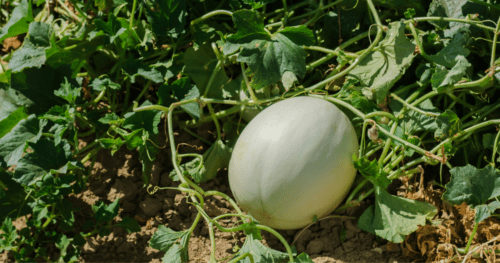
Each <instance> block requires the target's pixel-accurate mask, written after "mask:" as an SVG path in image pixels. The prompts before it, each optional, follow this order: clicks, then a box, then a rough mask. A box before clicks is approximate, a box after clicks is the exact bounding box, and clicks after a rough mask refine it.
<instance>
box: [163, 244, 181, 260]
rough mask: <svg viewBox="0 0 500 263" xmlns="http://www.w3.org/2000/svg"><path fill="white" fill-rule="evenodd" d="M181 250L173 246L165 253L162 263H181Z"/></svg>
mask: <svg viewBox="0 0 500 263" xmlns="http://www.w3.org/2000/svg"><path fill="white" fill-rule="evenodd" d="M182 253H183V248H182V246H181V245H178V244H174V245H172V247H170V248H169V249H168V250H167V253H165V255H164V256H163V258H162V261H163V263H170V262H183V260H182Z"/></svg>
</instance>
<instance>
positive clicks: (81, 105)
mask: <svg viewBox="0 0 500 263" xmlns="http://www.w3.org/2000/svg"><path fill="white" fill-rule="evenodd" d="M55 2H57V4H54V3H55ZM0 9H1V11H2V17H1V18H0V25H1V28H2V29H1V31H0V41H3V42H2V43H3V48H2V51H1V53H0V55H1V63H0V211H1V213H0V224H1V226H0V230H1V231H0V236H1V238H0V252H3V251H9V253H10V255H11V256H13V257H14V258H15V260H16V261H54V262H56V261H57V262H77V261H79V259H81V255H80V254H81V251H82V247H83V246H84V245H85V244H86V242H87V241H86V240H87V239H88V238H89V237H91V236H97V235H99V236H101V237H104V236H107V235H109V234H110V233H111V230H112V229H113V228H114V227H121V228H122V229H124V230H125V231H126V232H128V233H131V232H137V231H140V229H141V225H140V224H139V222H137V221H136V220H135V219H133V218H130V217H117V216H118V213H119V206H120V202H119V199H116V200H114V201H113V202H111V203H110V202H102V201H100V202H98V203H96V204H94V205H93V206H92V218H91V219H90V220H89V221H87V222H77V220H78V219H77V218H78V217H77V216H75V213H76V212H77V209H76V208H74V207H73V205H72V203H71V201H70V199H69V196H70V195H73V194H78V193H80V192H82V191H83V190H85V189H86V188H87V187H88V183H89V181H90V180H94V179H93V176H95V175H93V174H92V173H91V171H92V170H93V166H94V164H95V160H96V156H97V155H98V154H99V153H102V152H109V153H110V154H111V155H114V154H115V153H116V152H118V151H120V149H124V147H126V148H127V149H129V150H133V151H137V152H138V155H139V157H140V163H141V167H142V168H141V173H142V179H143V185H144V188H143V189H142V191H147V192H148V193H149V194H155V193H156V192H157V191H181V192H183V193H185V194H186V198H188V201H189V202H190V205H192V206H193V207H194V208H195V209H196V211H197V217H196V220H194V222H193V226H192V227H190V228H188V229H183V230H181V231H175V230H173V229H170V228H168V227H166V226H160V227H159V228H158V230H157V231H156V233H155V234H154V235H153V236H152V238H151V240H150V243H149V244H150V246H151V247H153V248H155V249H158V250H160V251H164V252H165V254H164V256H163V258H162V260H163V262H185V261H188V260H189V255H188V253H187V252H188V247H189V239H190V236H191V235H192V233H193V230H194V229H195V227H196V225H197V224H205V223H208V225H209V226H213V227H214V229H215V230H214V231H226V232H235V231H243V232H244V233H245V235H246V241H245V243H244V245H243V246H242V247H241V248H240V247H236V246H235V247H234V249H233V251H234V254H233V255H231V256H230V258H229V260H231V262H271V261H273V260H274V261H275V262H276V261H280V262H285V261H293V262H312V260H311V258H310V257H309V255H307V254H305V253H296V251H294V248H293V247H291V246H290V244H288V243H287V242H286V240H285V239H283V238H282V237H281V235H280V234H279V233H278V232H276V231H275V230H274V229H272V228H270V227H269V226H266V225H264V224H261V223H259V222H258V221H257V220H256V219H255V218H254V217H252V215H251V214H245V213H244V212H245V211H241V209H240V207H239V206H238V204H237V203H236V202H235V201H234V200H233V198H232V196H230V195H227V194H224V193H221V192H218V191H204V190H203V189H201V188H200V187H199V186H198V184H199V183H202V182H208V181H210V180H212V179H213V178H215V177H219V178H223V177H224V176H227V173H226V172H225V169H226V168H227V167H228V165H229V162H230V158H231V154H232V152H233V148H234V146H235V144H236V142H237V140H238V137H239V135H240V134H241V132H242V131H243V130H244V128H245V126H246V125H247V124H248V122H247V121H249V120H250V119H251V117H254V116H255V115H256V114H258V113H259V112H260V111H261V110H262V109H265V108H266V107H269V106H270V105H273V104H274V103H277V102H278V101H282V100H287V99H289V98H292V97H297V96H310V97H314V98H318V99H323V100H326V101H328V103H333V104H335V105H336V106H337V107H339V108H340V109H341V110H342V111H343V112H344V113H345V114H346V115H347V117H348V118H349V121H350V122H351V123H352V124H353V127H354V130H355V133H356V137H357V139H358V142H359V145H360V148H359V152H357V153H356V154H355V155H354V156H353V158H352V165H353V166H354V167H355V168H356V169H357V178H356V180H355V183H354V184H353V186H352V188H351V189H346V190H348V194H347V196H346V198H345V199H344V200H343V202H342V203H341V204H340V206H338V207H337V208H336V210H335V211H334V212H333V213H334V214H338V213H340V212H342V211H344V210H345V209H348V208H350V207H354V206H358V205H359V204H361V203H364V202H371V204H372V205H371V206H369V207H368V208H367V209H366V210H365V211H364V212H363V214H362V215H361V216H360V217H359V218H357V220H358V226H359V227H360V228H361V229H362V230H364V231H367V232H370V233H372V234H374V235H377V236H378V237H379V238H382V239H384V240H389V241H392V242H395V243H400V242H404V241H405V238H407V236H408V235H410V234H411V233H413V232H414V231H415V230H416V229H418V227H419V226H422V225H429V224H432V225H438V224H440V222H441V221H440V220H439V216H440V214H439V213H437V212H438V211H439V208H437V207H435V206H434V205H432V204H430V203H428V202H426V201H425V200H423V199H422V200H412V199H408V198H405V197H404V196H400V195H398V193H397V191H396V190H394V187H391V185H392V186H394V185H397V184H398V182H399V180H400V179H401V178H402V177H407V178H406V179H408V178H412V177H418V178H421V177H422V176H424V177H423V179H422V182H425V184H429V183H431V184H434V187H436V188H441V189H443V191H444V194H443V196H442V200H443V201H444V202H447V203H449V204H451V205H460V204H462V203H464V202H465V203H466V204H467V205H469V206H471V208H473V209H475V211H476V220H475V226H474V232H473V233H475V231H476V230H477V226H478V224H479V223H480V222H482V221H484V220H485V219H487V218H490V217H491V216H498V214H496V213H497V209H498V208H500V203H499V202H498V196H499V195H500V183H499V180H498V178H499V177H500V173H499V169H498V166H499V163H500V150H499V149H500V132H499V129H500V114H499V112H500V89H499V87H500V85H499V80H500V65H499V64H500V59H498V52H497V40H498V35H499V33H500V32H499V31H500V30H499V26H498V23H500V20H499V17H500V3H498V1H479V0H478V1H476V0H474V1H472V0H432V1H431V0H429V1H424V0H414V1H398V0H387V1H386V0H384V1H382V0H363V1H357V0H344V1H298V0H284V1H276V0H228V1H213V0H205V1H197V0H186V1H184V0H165V1H160V0H151V1H140V0H89V1H81V0H70V1H67V2H66V3H62V2H60V1H47V0H38V1H31V0H6V1H2V3H1V4H0ZM243 116H246V117H243ZM248 116H250V117H248ZM206 123H213V126H211V127H213V128H210V129H211V130H210V131H209V132H211V133H212V134H213V137H210V138H206V137H201V136H199V135H198V134H197V130H198V129H199V127H200V126H202V125H203V124H206ZM208 126H210V125H208ZM301 128H303V129H305V131H307V132H310V133H312V134H314V132H315V127H301ZM181 130H182V131H183V132H186V133H189V134H190V136H193V138H196V139H199V141H201V143H202V144H203V149H204V152H203V154H196V153H188V154H180V153H179V152H178V151H177V146H178V145H177V144H176V137H175V135H176V134H178V132H179V131H181ZM165 138H167V139H165ZM82 140H83V141H85V142H87V144H86V146H84V147H82V146H81V145H82V144H81V143H80V142H81V141H82ZM163 148H165V149H166V150H168V151H170V153H171V155H170V156H171V159H169V160H168V162H169V163H168V166H169V167H172V170H171V172H170V177H171V178H172V180H176V181H180V182H179V185H178V186H177V187H174V188H168V189H162V188H160V187H158V186H154V185H150V181H151V180H150V179H151V174H152V170H153V164H154V163H155V161H156V160H157V158H158V156H159V154H164V151H161V149H163ZM298 150H299V149H298ZM285 157H286V156H285ZM305 159H306V158H304V159H301V160H296V161H297V162H307V160H305ZM248 161H249V162H251V161H252V160H248ZM349 161H351V160H349ZM253 165H255V166H258V165H259V163H254V164H253ZM448 171H449V173H448ZM448 175H449V176H448ZM333 179H335V178H333ZM420 187H424V186H420ZM413 190H415V191H418V189H413ZM295 191H297V190H295ZM290 194H294V193H290ZM210 195H218V196H220V197H221V198H224V199H226V200H227V201H229V202H230V203H231V205H232V206H233V210H234V213H232V214H229V215H223V216H221V217H218V218H212V217H210V216H209V215H208V214H207V213H206V212H205V211H204V210H203V203H204V201H205V200H204V199H205V198H206V197H207V196H210ZM20 217H25V218H26V219H27V226H26V227H24V228H23V229H21V230H17V229H16V228H15V227H14V224H13V222H14V221H15V220H16V219H18V218H20ZM229 217H236V219H237V220H236V222H237V223H236V224H235V225H234V226H233V227H232V228H230V227H224V226H222V225H221V221H220V220H225V219H228V218H229ZM317 219H318V218H316V217H313V218H311V223H314V222H316V220H317ZM76 225H83V229H82V231H78V232H75V231H74V229H75V226H76ZM54 229H55V230H54ZM261 231H268V232H271V234H274V235H276V236H277V237H278V239H280V240H281V241H282V243H283V245H284V247H285V250H284V251H277V250H275V249H272V248H269V247H267V246H264V245H263V244H262V242H261V241H260V240H261V239H262V236H261ZM210 238H211V239H212V240H213V238H214V236H213V235H210ZM472 239H473V237H470V240H472ZM214 244H215V242H214ZM470 246H471V242H469V243H468V244H467V245H466V247H464V248H459V250H458V251H459V252H467V251H468V249H469V247H470ZM49 247H50V248H51V249H55V250H56V251H57V253H49V250H48V248H49ZM207 249H211V250H215V249H216V248H215V247H211V248H207ZM209 260H210V262H216V261H217V260H221V259H220V258H216V257H215V253H212V254H211V256H210V258H209Z"/></svg>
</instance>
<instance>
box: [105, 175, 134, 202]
mask: <svg viewBox="0 0 500 263" xmlns="http://www.w3.org/2000/svg"><path fill="white" fill-rule="evenodd" d="M138 192H139V189H137V186H136V185H135V184H134V183H133V182H132V181H130V180H126V179H117V180H116V182H115V184H114V185H113V186H112V187H111V190H110V191H109V193H108V200H109V201H111V202H114V201H115V200H116V198H120V200H123V201H125V200H127V201H132V200H134V198H135V197H136V196H137V193H138Z"/></svg>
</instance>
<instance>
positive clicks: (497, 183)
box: [443, 164, 500, 223]
mask: <svg viewBox="0 0 500 263" xmlns="http://www.w3.org/2000/svg"><path fill="white" fill-rule="evenodd" d="M450 173H451V180H450V182H449V183H447V184H446V186H445V187H446V191H445V192H444V194H443V200H445V201H447V202H449V203H450V204H452V205H460V204H462V203H463V202H465V203H466V204H468V205H470V206H472V207H474V208H475V210H476V218H475V222H476V223H479V222H481V221H483V220H484V219H486V218H488V217H489V216H490V215H491V214H493V213H494V211H495V210H496V209H498V208H500V203H499V202H498V201H494V202H492V203H490V204H486V202H488V200H490V199H493V198H495V197H497V196H500V172H498V170H496V169H495V168H494V167H493V166H490V165H488V166H486V167H485V168H484V169H477V168H476V167H474V166H472V165H470V164H467V165H466V166H462V167H455V168H453V169H451V170H450Z"/></svg>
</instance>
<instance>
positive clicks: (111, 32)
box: [94, 13, 127, 43]
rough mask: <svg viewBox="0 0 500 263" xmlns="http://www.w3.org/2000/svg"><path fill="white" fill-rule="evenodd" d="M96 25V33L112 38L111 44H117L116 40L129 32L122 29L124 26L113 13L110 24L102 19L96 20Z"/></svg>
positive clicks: (109, 18) (109, 19)
mask: <svg viewBox="0 0 500 263" xmlns="http://www.w3.org/2000/svg"><path fill="white" fill-rule="evenodd" d="M94 25H95V26H96V29H95V30H96V31H98V32H102V33H103V34H106V35H108V36H110V41H111V43H116V42H115V39H116V38H118V37H120V35H121V34H123V33H125V32H126V31H127V28H124V27H122V24H121V23H120V22H119V21H118V19H117V18H116V16H115V15H113V13H110V14H109V17H108V22H104V21H103V20H101V19H95V20H94Z"/></svg>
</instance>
